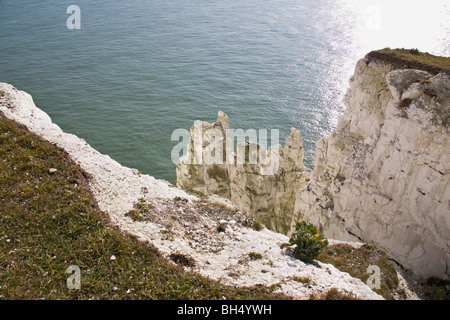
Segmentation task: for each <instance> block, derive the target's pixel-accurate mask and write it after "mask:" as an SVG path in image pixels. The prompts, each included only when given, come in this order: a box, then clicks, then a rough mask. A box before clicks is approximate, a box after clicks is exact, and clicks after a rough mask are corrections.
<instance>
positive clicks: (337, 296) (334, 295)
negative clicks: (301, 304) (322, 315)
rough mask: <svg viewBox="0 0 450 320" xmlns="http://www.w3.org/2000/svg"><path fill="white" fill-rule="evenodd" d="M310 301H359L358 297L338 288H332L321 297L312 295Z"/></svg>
mask: <svg viewBox="0 0 450 320" xmlns="http://www.w3.org/2000/svg"><path fill="white" fill-rule="evenodd" d="M309 299H310V300H359V299H358V298H357V297H356V296H354V295H351V294H346V293H342V292H340V291H339V290H338V289H336V288H331V289H330V290H328V291H327V292H325V293H323V294H322V295H320V296H318V297H317V296H315V295H310V297H309Z"/></svg>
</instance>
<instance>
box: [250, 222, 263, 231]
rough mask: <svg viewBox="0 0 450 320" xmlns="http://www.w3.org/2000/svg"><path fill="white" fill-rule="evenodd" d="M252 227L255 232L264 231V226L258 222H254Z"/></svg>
mask: <svg viewBox="0 0 450 320" xmlns="http://www.w3.org/2000/svg"><path fill="white" fill-rule="evenodd" d="M252 227H253V230H255V231H261V230H262V229H264V226H263V225H262V224H261V223H259V222H258V221H254V222H253V225H252Z"/></svg>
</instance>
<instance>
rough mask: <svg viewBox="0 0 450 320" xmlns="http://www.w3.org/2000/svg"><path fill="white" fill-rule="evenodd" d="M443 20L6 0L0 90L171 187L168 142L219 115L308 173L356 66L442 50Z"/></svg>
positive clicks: (386, 11) (359, 10)
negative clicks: (299, 160)
mask: <svg viewBox="0 0 450 320" xmlns="http://www.w3.org/2000/svg"><path fill="white" fill-rule="evenodd" d="M73 8H76V9H77V10H72V9H73ZM68 9H69V10H68ZM449 17H450V8H449V4H448V1H440V0H430V1H426V2H423V1H401V0H396V1H384V0H373V1H365V0H335V1H331V0H316V1H305V0H229V1H224V0H171V1H162V0H154V1H144V0H128V1H111V0H104V1H94V0H91V1H87V0H71V1H61V0H46V1H31V0H4V1H0V81H1V82H7V83H11V84H12V85H14V86H15V87H17V88H18V89H20V90H24V91H26V92H28V93H30V94H31V95H32V96H33V98H34V101H35V103H36V105H37V106H38V107H39V108H41V109H43V110H44V111H45V112H47V113H48V114H49V115H50V117H51V118H52V120H53V122H55V123H57V124H58V125H59V126H60V127H61V128H62V129H63V130H64V131H66V132H70V133H74V134H76V135H78V136H79V137H82V138H84V139H85V140H86V141H87V142H88V143H89V144H90V145H91V146H92V147H94V148H96V149H97V150H99V151H100V152H102V153H105V154H108V155H110V156H111V157H112V158H114V159H115V160H117V161H118V162H120V163H121V164H123V165H125V166H129V167H133V168H137V169H138V170H139V171H140V172H142V173H146V174H151V175H153V176H154V177H156V178H161V179H166V180H168V181H170V182H172V183H175V180H176V176H175V164H174V163H173V162H172V161H171V151H172V149H173V148H174V146H175V145H176V144H178V141H172V140H171V137H172V133H173V132H174V130H177V129H180V128H182V129H189V128H190V127H191V126H192V125H193V123H194V121H195V120H204V121H208V122H213V121H215V120H216V117H217V112H218V111H219V110H221V111H223V112H225V113H226V114H227V115H228V116H229V117H230V121H231V126H232V127H233V128H240V129H243V130H248V129H255V130H259V129H267V130H274V129H275V130H279V132H280V143H281V144H282V145H283V144H284V140H285V139H286V137H287V136H288V135H289V133H290V128H291V127H295V128H297V129H300V131H301V133H302V138H303V141H304V147H305V151H306V160H305V162H306V165H307V166H308V167H309V168H311V166H312V164H311V163H312V159H313V156H314V149H315V142H316V141H317V140H318V139H320V138H322V137H324V136H326V135H328V134H330V133H331V132H332V130H333V129H334V128H335V126H336V123H337V119H338V117H339V115H340V114H341V113H342V112H343V110H344V108H345V106H344V104H343V97H344V94H345V92H346V89H347V85H348V80H349V78H350V76H351V74H352V73H353V70H354V66H355V63H356V61H357V60H358V59H359V58H362V57H363V56H364V55H365V54H366V53H368V52H369V51H371V50H374V49H381V48H384V47H391V48H396V47H405V48H418V49H419V50H421V51H427V52H430V53H433V54H439V55H449V54H450V48H449V38H450V37H449V35H450V26H449V21H450V19H449Z"/></svg>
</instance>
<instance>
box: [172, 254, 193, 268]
mask: <svg viewBox="0 0 450 320" xmlns="http://www.w3.org/2000/svg"><path fill="white" fill-rule="evenodd" d="M170 259H171V260H172V261H173V262H175V263H176V264H179V265H182V266H185V267H191V268H192V267H194V266H195V260H194V258H192V257H190V256H187V255H185V254H182V253H178V252H176V253H172V254H171V255H170Z"/></svg>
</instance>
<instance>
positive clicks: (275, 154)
mask: <svg viewBox="0 0 450 320" xmlns="http://www.w3.org/2000/svg"><path fill="white" fill-rule="evenodd" d="M229 129H230V124H229V119H228V116H227V115H225V114H224V113H223V112H219V114H218V118H217V121H216V122H215V123H208V122H202V121H196V122H195V123H194V125H193V126H192V128H191V130H190V132H191V137H190V140H189V144H188V148H187V154H186V156H183V157H181V158H180V160H179V162H178V164H177V186H178V187H180V188H183V189H188V190H194V191H198V192H201V193H203V194H209V193H211V194H216V195H219V196H221V197H224V198H227V199H230V200H231V201H232V203H233V204H235V205H236V207H238V208H239V210H242V211H246V212H248V213H249V215H250V216H252V217H256V218H257V219H258V220H259V221H260V222H262V223H264V224H265V225H266V226H267V227H269V228H270V229H271V230H274V231H278V232H282V233H285V234H286V233H287V232H288V231H289V229H290V227H291V220H292V216H293V215H294V203H295V193H296V191H297V190H299V189H300V188H301V187H302V186H306V184H307V182H306V178H307V175H306V174H305V167H304V166H303V158H304V150H303V143H302V139H301V135H300V131H298V130H296V129H294V128H292V129H291V134H290V136H289V137H288V138H287V139H286V143H285V146H284V147H281V146H280V145H276V146H272V147H271V148H269V149H268V150H266V149H265V148H264V147H263V146H261V145H259V144H257V143H256V142H243V143H238V144H237V145H236V152H234V148H233V147H232V146H230V144H231V143H233V142H232V141H233V140H234V138H233V136H232V135H230V134H229ZM216 139H220V140H216ZM211 146H215V147H214V148H211ZM212 149H215V150H212ZM215 152H218V155H217V154H216V153H215ZM211 153H212V154H211ZM211 158H212V159H211ZM208 159H210V161H209V162H208ZM252 160H253V161H252Z"/></svg>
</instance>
